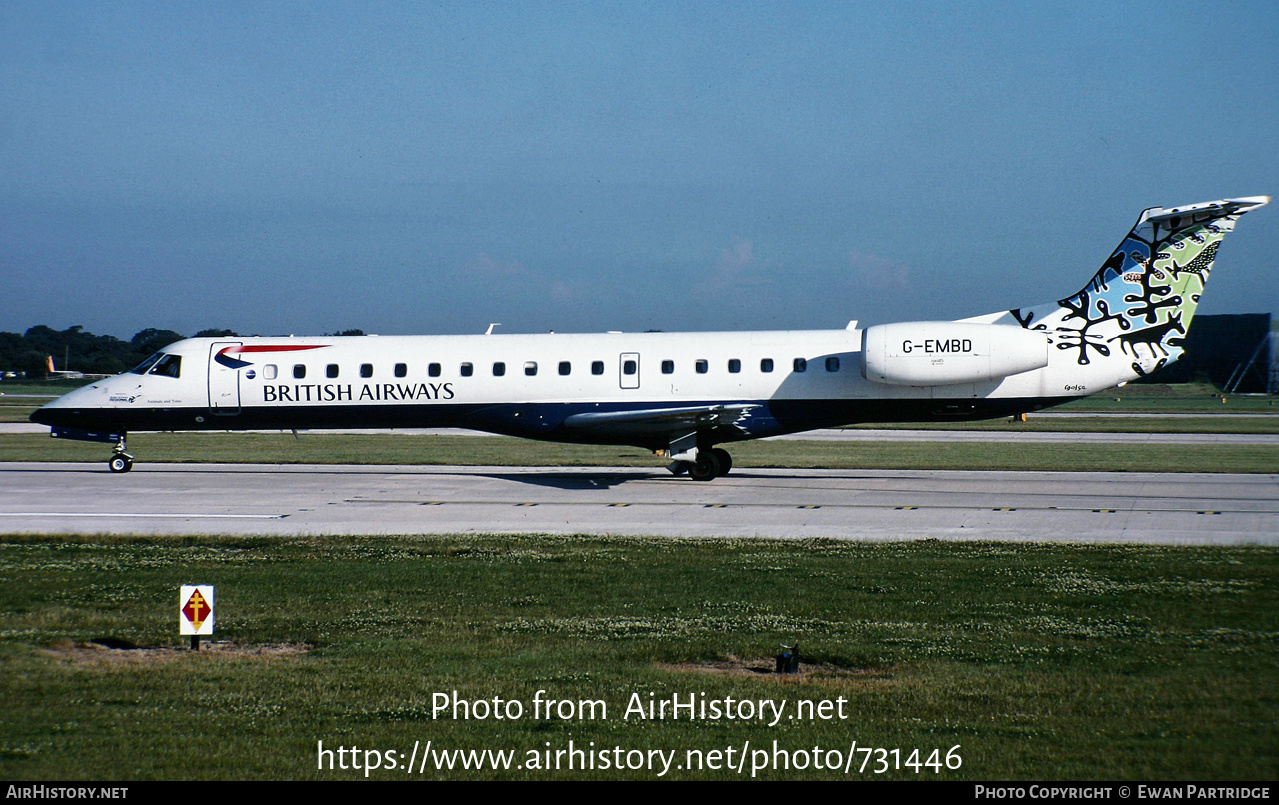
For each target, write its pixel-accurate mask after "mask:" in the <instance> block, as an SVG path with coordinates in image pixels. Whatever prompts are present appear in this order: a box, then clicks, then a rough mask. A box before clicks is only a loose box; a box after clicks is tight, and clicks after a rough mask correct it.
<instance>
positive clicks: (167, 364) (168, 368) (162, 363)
mask: <svg viewBox="0 0 1279 805" xmlns="http://www.w3.org/2000/svg"><path fill="white" fill-rule="evenodd" d="M181 371H182V356H181V355H165V356H164V357H163V358H161V359H160V360H159V361H158V362H157V363H156V365H155V366H153V367H152V368H151V371H150V372H149V373H148V374H153V375H164V376H165V377H177V376H178V375H179V374H180V373H181Z"/></svg>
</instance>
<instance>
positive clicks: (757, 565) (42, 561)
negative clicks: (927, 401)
mask: <svg viewBox="0 0 1279 805" xmlns="http://www.w3.org/2000/svg"><path fill="white" fill-rule="evenodd" d="M0 579H3V584H0V599H3V606H0V611H2V614H0V658H2V660H0V661H2V662H3V666H4V668H5V673H4V674H2V675H0V695H2V696H3V700H4V702H5V715H4V717H3V719H0V776H3V777H4V778H6V779H39V780H54V779H57V780H64V779H70V778H92V779H114V780H127V779H144V778H167V779H196V778H259V779H261V778H273V779H275V778H321V779H333V778H342V777H354V776H360V775H361V772H355V771H347V772H341V771H328V770H327V769H326V770H324V771H319V770H317V768H316V765H317V756H316V749H317V741H321V740H322V741H323V742H324V745H325V746H326V747H328V748H336V747H338V746H345V747H348V748H349V747H351V746H359V747H360V748H361V749H362V750H363V749H377V750H379V751H383V750H387V749H395V750H397V751H402V752H404V753H405V757H407V755H408V753H409V752H410V750H411V749H412V747H413V744H414V742H415V741H420V742H421V744H422V745H425V743H426V742H427V741H428V740H429V741H432V742H433V743H432V746H433V747H434V748H435V749H436V750H437V751H438V750H441V749H511V750H516V761H515V762H525V761H526V760H527V755H526V753H527V752H528V750H545V749H546V748H547V747H548V744H549V747H550V748H552V749H562V748H566V747H567V745H568V742H569V741H570V740H572V741H574V742H575V745H576V746H577V747H579V748H580V747H584V746H587V745H588V744H589V743H590V742H592V741H593V742H595V745H596V746H597V747H610V748H611V747H614V746H620V747H622V748H623V750H631V749H642V750H649V749H662V750H674V751H676V752H677V753H678V761H679V762H684V761H685V759H686V755H685V752H686V750H689V749H698V750H713V749H720V750H724V749H726V748H728V747H736V748H737V749H738V750H741V749H742V748H743V747H744V746H745V745H746V742H747V741H750V746H751V747H752V748H759V747H767V748H768V749H769V750H770V751H771V749H772V742H773V741H774V740H775V741H777V742H778V746H779V747H780V748H782V749H786V750H790V751H794V750H805V751H808V750H811V749H812V748H813V747H814V746H820V747H822V748H823V751H829V750H832V749H837V750H839V751H841V752H843V753H847V751H848V747H849V746H850V742H852V741H856V742H857V746H859V747H877V748H885V749H887V750H893V749H899V750H901V752H900V753H899V755H897V757H898V758H900V760H902V761H906V760H908V759H909V758H910V755H911V752H912V751H913V750H915V749H919V750H920V751H921V754H920V755H918V756H917V762H918V761H925V760H926V759H927V758H928V756H929V755H930V754H931V752H932V750H934V749H939V750H940V755H939V756H938V757H939V758H942V757H945V755H946V754H947V753H948V752H950V751H951V750H952V748H954V747H958V748H957V749H954V754H955V756H957V757H959V758H960V759H962V765H960V766H959V768H957V769H947V768H946V767H945V766H944V765H943V766H942V767H941V770H940V772H939V771H937V770H936V769H935V768H930V767H928V766H923V767H922V768H920V769H919V770H916V769H915V768H903V769H900V770H897V769H894V770H891V771H889V772H887V773H884V774H880V775H878V776H879V777H888V778H893V779H897V778H912V779H913V778H924V779H1000V780H1012V779H1145V780H1156V779H1188V780H1193V779H1262V780H1267V779H1268V780H1273V779H1275V777H1276V776H1277V775H1279V692H1277V691H1279V688H1277V686H1276V684H1275V682H1276V680H1277V679H1279V675H1277V674H1276V671H1277V670H1279V585H1277V584H1276V580H1277V579H1279V552H1276V551H1274V550H1267V549H1259V548H1246V549H1245V548H1212V549H1208V548H1159V547H1131V546H1118V547H1115V546H1111V547H1103V546H1070V545H994V544H947V543H937V542H932V541H926V542H916V543H898V544H878V545H866V544H856V543H838V542H832V541H820V540H819V541H805V542H774V541H767V540H762V541H761V540H749V541H747V540H645V539H607V538H593V537H569V538H551V537H537V536H528V537H501V538H499V537H491V538H484V537H467V538H465V539H463V538H451V537H443V538H385V539H371V538H369V539H359V538H356V539H334V540H326V539H269V540H268V539H207V538H206V539H202V540H182V539H143V538H136V539H130V538H94V537H82V538H73V539H66V538H59V539H45V538H17V537H9V538H6V539H4V540H3V542H2V543H0ZM196 582H199V583H211V584H216V585H217V605H218V615H217V624H218V636H217V640H219V641H223V642H222V644H221V646H219V647H215V648H218V649H220V650H214V651H208V650H206V651H202V652H200V653H199V654H192V653H190V652H188V651H181V650H175V649H176V647H180V646H182V645H183V644H182V643H181V642H180V639H179V638H178V636H177V635H176V618H177V613H176V609H177V600H176V599H177V592H178V586H179V585H180V584H183V583H196ZM95 638H113V639H115V640H116V641H121V642H123V641H127V642H128V643H129V644H133V645H137V646H140V647H142V648H141V649H139V650H134V651H126V650H118V649H117V650H111V649H105V648H98V647H91V644H89V642H88V641H91V640H93V639H95ZM793 642H798V643H799V644H800V646H801V652H802V654H803V655H804V657H805V658H806V660H808V661H809V662H810V663H811V664H808V665H805V666H804V667H803V670H804V673H803V674H802V675H800V676H799V677H780V676H777V675H774V674H771V673H764V672H762V671H763V670H768V669H771V666H772V661H771V660H770V659H769V655H771V654H772V653H774V652H775V651H776V649H777V646H778V645H779V644H780V643H787V644H790V643H793ZM207 648H208V646H206V649H207ZM454 690H456V691H458V694H459V695H460V696H461V697H463V698H464V699H469V700H475V699H488V700H492V699H493V698H494V697H500V698H502V699H508V700H510V699H513V700H517V701H519V702H521V705H522V707H524V708H525V713H524V715H523V717H522V718H520V719H518V720H511V719H508V720H503V721H497V720H493V719H487V720H476V719H470V720H467V719H463V718H460V717H457V718H454V717H453V714H452V713H451V711H447V710H446V711H444V712H442V713H439V714H437V713H434V712H433V704H434V703H435V698H434V694H436V693H445V694H448V693H449V692H451V691H454ZM538 690H545V691H546V692H547V693H546V694H544V697H546V696H549V697H551V698H554V699H557V700H570V701H573V702H577V701H579V700H597V701H603V702H604V703H605V706H606V707H607V718H596V719H587V718H582V717H580V716H576V717H572V718H564V719H561V718H550V719H547V718H534V717H533V714H532V707H533V704H532V703H533V700H534V698H535V697H536V696H537V691H538ZM632 694H639V697H640V699H641V700H642V701H643V702H648V701H649V699H650V694H651V695H652V696H653V697H655V698H657V699H664V698H666V699H668V698H669V697H670V696H671V695H672V694H679V695H680V696H683V697H687V696H689V695H700V696H704V697H705V698H707V699H714V700H722V699H724V698H726V697H732V698H734V699H748V700H752V701H758V700H762V699H772V700H774V701H777V700H781V699H785V700H786V701H787V702H788V705H787V706H789V707H792V708H793V707H794V706H796V703H797V702H798V701H800V700H812V701H814V702H817V701H827V702H831V703H832V704H831V705H830V706H831V708H832V711H831V712H832V717H831V718H830V719H829V720H823V719H821V718H802V719H798V720H793V719H788V718H783V719H782V720H781V721H779V722H778V723H777V724H776V725H773V726H770V725H769V724H768V723H760V722H758V721H753V720H738V719H731V720H730V719H719V720H687V719H680V720H670V719H666V720H645V719H639V718H636V717H634V714H632V717H630V718H624V717H623V715H624V713H625V711H626V709H627V706H628V703H629V700H630V697H631V696H632ZM841 699H842V700H843V702H844V704H843V705H842V706H843V707H844V708H845V710H844V716H845V717H843V718H840V717H838V716H837V715H834V714H835V713H836V710H835V709H834V708H836V707H838V706H840V705H838V701H839V700H841ZM789 712H790V713H791V714H793V713H794V711H793V710H791V711H789ZM459 715H460V713H459ZM598 715H602V713H598ZM769 720H771V717H770V719H769ZM855 757H856V762H855V763H854V765H853V768H854V769H857V767H858V765H859V764H860V763H861V761H862V759H863V756H862V755H861V754H859V753H855ZM810 758H811V755H810ZM876 758H878V756H877V755H876V756H875V757H874V758H872V761H871V764H870V765H869V766H868V767H867V769H868V770H867V771H866V772H865V773H863V774H860V775H859V774H857V773H854V774H851V775H849V776H852V777H858V776H864V777H875V776H876V775H875V774H872V773H871V771H870V769H873V768H874V767H875V765H876V764H877V763H878V760H877V759H876ZM757 761H758V758H757V757H753V758H752V760H751V761H749V762H748V765H747V766H746V771H745V776H749V774H750V763H751V762H757ZM383 762H385V761H383ZM894 762H895V761H894V759H893V756H892V755H889V756H888V763H889V764H890V765H892V764H893V763H894ZM399 763H400V765H403V763H404V759H400V761H399ZM371 776H373V777H376V778H382V779H386V778H398V777H404V776H405V772H404V771H403V770H402V769H401V770H398V771H394V772H392V771H386V770H378V771H374V772H372V773H371ZM423 776H424V777H428V778H430V777H449V778H472V777H485V778H487V777H503V778H520V777H535V778H543V777H607V778H615V777H634V778H641V779H646V778H651V777H654V776H656V773H655V772H653V771H649V770H634V771H631V770H623V771H621V772H617V771H614V770H609V771H599V770H597V771H595V772H590V771H586V772H580V771H575V772H567V771H563V770H561V771H558V772H557V771H550V772H543V771H531V770H528V769H524V770H518V769H511V770H507V771H494V770H491V769H485V770H482V771H466V772H464V771H462V770H460V769H455V770H453V771H452V772H436V771H434V770H433V769H432V770H428V772H427V773H426V774H425V775H423ZM666 776H667V777H674V778H688V777H698V778H733V777H737V776H739V775H738V774H737V773H735V772H732V771H727V770H719V771H711V770H702V771H690V770H687V769H685V770H682V771H681V770H678V769H675V768H672V769H671V771H670V772H669V773H668V774H667V775H666ZM759 776H761V777H765V778H772V779H781V778H787V779H798V778H804V779H807V778H819V777H842V776H844V775H843V773H842V772H829V771H817V770H814V769H812V768H811V767H810V768H808V769H806V770H803V771H797V770H795V769H793V768H792V769H790V770H789V771H777V770H772V769H769V770H763V771H760V772H759Z"/></svg>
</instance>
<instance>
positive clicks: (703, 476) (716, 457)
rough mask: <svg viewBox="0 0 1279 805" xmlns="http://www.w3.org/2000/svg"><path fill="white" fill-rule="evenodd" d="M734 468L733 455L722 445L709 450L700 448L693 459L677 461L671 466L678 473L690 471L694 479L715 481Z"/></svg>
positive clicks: (689, 474)
mask: <svg viewBox="0 0 1279 805" xmlns="http://www.w3.org/2000/svg"><path fill="white" fill-rule="evenodd" d="M732 468H733V457H732V456H730V455H729V454H728V451H727V450H725V449H724V448H722V447H712V448H710V449H709V450H698V451H697V458H696V459H695V460H693V461H677V462H675V464H673V465H672V466H671V472H674V473H676V474H678V473H681V472H685V471H687V472H688V477H689V478H692V479H693V480H694V481H713V480H715V479H716V478H718V477H720V476H721V475H728V471H729V470H731V469H732Z"/></svg>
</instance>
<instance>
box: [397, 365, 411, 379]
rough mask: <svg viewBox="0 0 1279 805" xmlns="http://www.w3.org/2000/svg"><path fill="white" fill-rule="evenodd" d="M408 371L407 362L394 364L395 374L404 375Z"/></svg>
mask: <svg viewBox="0 0 1279 805" xmlns="http://www.w3.org/2000/svg"><path fill="white" fill-rule="evenodd" d="M408 373H409V365H408V364H407V363H397V364H395V376H396V377H404V376H405V375H407V374H408Z"/></svg>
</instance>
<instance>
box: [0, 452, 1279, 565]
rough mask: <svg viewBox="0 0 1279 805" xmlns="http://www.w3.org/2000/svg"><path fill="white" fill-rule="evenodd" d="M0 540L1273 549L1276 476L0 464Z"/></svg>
mask: <svg viewBox="0 0 1279 805" xmlns="http://www.w3.org/2000/svg"><path fill="white" fill-rule="evenodd" d="M0 487H2V488H3V489H4V490H5V494H4V495H3V497H2V498H0V533H9V534H60V533H79V534H99V533H104V534H165V535H186V534H232V535H249V534H264V535H360V534H368V535H379V534H439V533H512V532H521V533H531V532H536V533H555V534H613V535H636V536H646V535H650V536H667V537H707V536H710V537H775V538H816V537H829V538H839V539H856V540H898V539H928V538H934V539H944V540H1009V541H1060V542H1133V543H1161V544H1199V545H1204V544H1214V545H1236V544H1257V545H1277V544H1279V475H1226V474H1191V473H1096V472H1089V473H1052V472H972V471H965V472H960V471H929V470H779V469H767V470H764V469H759V470H756V469H735V470H734V471H733V472H732V474H731V475H729V476H727V477H724V478H720V479H717V480H715V481H713V482H710V483H698V482H695V481H691V480H689V479H688V478H679V477H675V476H672V475H670V474H669V473H667V472H665V471H664V470H648V469H634V468H561V467H554V468H551V467H432V466H377V467H371V466H336V465H286V466H282V465H262V464H252V465H250V464H152V463H147V464H140V465H138V466H137V468H136V469H135V470H134V471H133V472H130V473H127V474H123V475H113V474H110V473H108V472H107V471H106V470H105V469H104V468H103V466H102V464H100V463H97V462H95V463H92V464H72V463H18V462H14V463H0Z"/></svg>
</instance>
